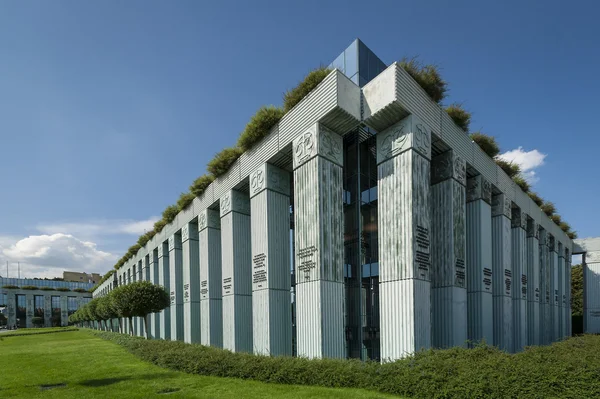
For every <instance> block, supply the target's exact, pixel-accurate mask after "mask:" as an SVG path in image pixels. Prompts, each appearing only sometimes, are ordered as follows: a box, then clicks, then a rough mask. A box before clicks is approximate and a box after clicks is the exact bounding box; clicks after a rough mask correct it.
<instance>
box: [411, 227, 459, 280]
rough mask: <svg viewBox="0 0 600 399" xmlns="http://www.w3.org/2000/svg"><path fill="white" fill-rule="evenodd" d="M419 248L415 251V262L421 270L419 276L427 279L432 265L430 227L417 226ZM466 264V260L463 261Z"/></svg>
mask: <svg viewBox="0 0 600 399" xmlns="http://www.w3.org/2000/svg"><path fill="white" fill-rule="evenodd" d="M416 241H417V250H416V252H415V262H416V263H417V268H418V270H419V276H418V277H419V278H422V279H427V275H428V273H429V267H430V265H431V260H430V255H429V245H430V240H429V229H428V228H426V227H423V226H417V237H416ZM463 265H464V262H463Z"/></svg>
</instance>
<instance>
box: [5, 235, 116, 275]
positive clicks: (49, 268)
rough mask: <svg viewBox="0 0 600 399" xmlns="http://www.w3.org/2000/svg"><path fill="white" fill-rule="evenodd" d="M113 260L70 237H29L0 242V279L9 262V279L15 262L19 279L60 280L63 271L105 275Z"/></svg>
mask: <svg viewBox="0 0 600 399" xmlns="http://www.w3.org/2000/svg"><path fill="white" fill-rule="evenodd" d="M11 241H12V243H10V242H11ZM7 244H8V245H7ZM116 258H117V256H116V255H114V254H111V253H109V252H105V251H100V250H98V248H97V245H96V244H95V243H93V242H90V241H82V240H79V239H78V238H76V237H74V236H72V235H70V234H52V235H37V236H29V237H26V238H22V239H18V240H16V241H14V239H12V238H10V237H2V238H0V262H1V263H0V270H1V271H2V273H1V274H2V275H3V276H4V275H5V274H6V272H5V270H6V269H5V268H4V267H5V265H6V262H9V268H10V277H16V276H17V262H19V264H20V268H21V277H27V278H30V277H62V272H63V271H64V270H73V271H85V272H88V273H89V272H99V273H104V272H106V270H108V269H110V267H111V266H112V265H113V263H114V262H115V260H116Z"/></svg>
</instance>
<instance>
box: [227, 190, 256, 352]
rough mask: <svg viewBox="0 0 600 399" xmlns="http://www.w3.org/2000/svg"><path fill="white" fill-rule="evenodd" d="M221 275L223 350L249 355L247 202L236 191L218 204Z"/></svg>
mask: <svg viewBox="0 0 600 399" xmlns="http://www.w3.org/2000/svg"><path fill="white" fill-rule="evenodd" d="M219 205H220V208H221V250H222V252H221V259H222V271H223V348H225V349H229V350H231V351H233V352H250V353H251V352H252V341H253V338H252V248H251V238H250V234H251V233H250V200H249V198H248V195H247V194H245V193H242V192H239V191H236V190H230V191H228V192H226V193H225V194H224V195H223V196H222V197H221V199H220V200H219Z"/></svg>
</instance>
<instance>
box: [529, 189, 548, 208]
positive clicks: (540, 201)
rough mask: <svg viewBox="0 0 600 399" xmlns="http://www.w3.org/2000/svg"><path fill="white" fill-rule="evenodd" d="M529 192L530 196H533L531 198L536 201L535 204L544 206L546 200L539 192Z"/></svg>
mask: <svg viewBox="0 0 600 399" xmlns="http://www.w3.org/2000/svg"><path fill="white" fill-rule="evenodd" d="M527 194H528V195H529V198H531V200H532V201H533V202H535V204H536V205H537V206H542V204H543V203H544V200H543V199H542V197H540V196H539V195H538V194H537V193H534V192H533V191H530V192H528V193H527Z"/></svg>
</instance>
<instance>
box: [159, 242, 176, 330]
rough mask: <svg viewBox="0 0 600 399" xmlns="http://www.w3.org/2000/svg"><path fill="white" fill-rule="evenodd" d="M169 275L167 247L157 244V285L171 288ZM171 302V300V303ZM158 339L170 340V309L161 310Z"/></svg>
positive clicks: (163, 244) (166, 245)
mask: <svg viewBox="0 0 600 399" xmlns="http://www.w3.org/2000/svg"><path fill="white" fill-rule="evenodd" d="M170 277H171V274H170V273H169V247H168V244H167V243H166V242H163V243H160V244H158V284H160V285H162V286H163V287H165V290H169V289H170V288H171V280H170ZM172 301H173V300H172V299H171V302H172ZM158 337H159V338H160V339H165V340H170V339H171V307H170V306H169V307H167V308H165V309H163V310H162V311H161V312H160V313H159V318H158Z"/></svg>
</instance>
